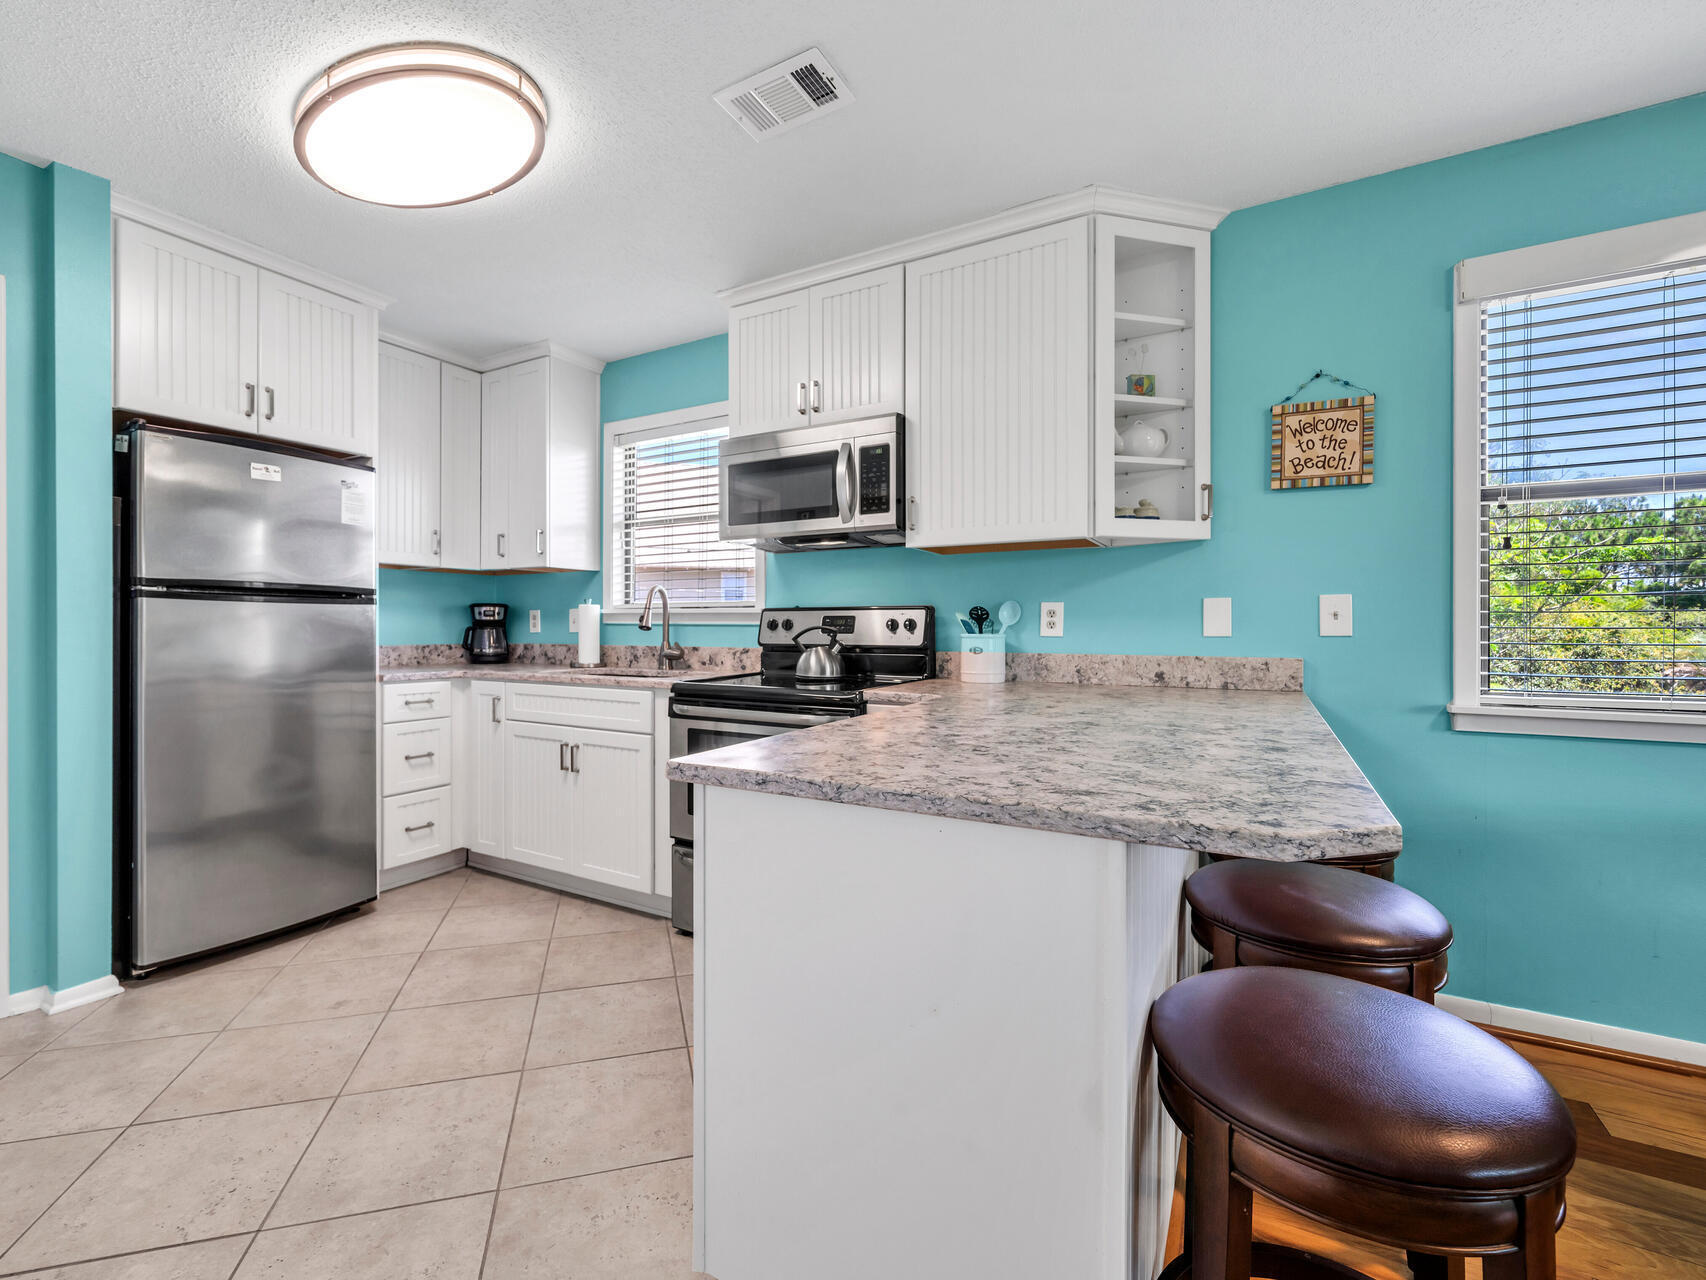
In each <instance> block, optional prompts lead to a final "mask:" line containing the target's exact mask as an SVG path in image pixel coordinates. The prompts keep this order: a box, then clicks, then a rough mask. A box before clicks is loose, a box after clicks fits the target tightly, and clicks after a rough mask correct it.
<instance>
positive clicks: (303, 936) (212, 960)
mask: <svg viewBox="0 0 1706 1280" xmlns="http://www.w3.org/2000/svg"><path fill="white" fill-rule="evenodd" d="M323 927H324V925H321V924H315V925H310V926H309V927H308V928H306V929H298V930H297V931H296V932H295V933H287V934H285V935H284V936H283V937H280V938H273V939H271V940H269V941H267V942H257V943H255V944H254V945H253V946H249V947H239V948H238V949H237V950H236V951H228V952H225V953H224V954H222V955H217V956H210V957H209V958H208V959H206V960H199V961H197V962H196V963H195V964H193V965H190V966H188V967H187V968H186V970H185V971H186V972H192V973H208V972H222V973H230V972H234V971H236V970H238V969H276V968H278V967H279V966H280V965H283V964H289V963H290V962H291V961H292V960H294V959H295V958H296V957H297V956H298V955H299V954H300V953H301V951H302V948H303V947H305V946H307V945H308V940H309V939H310V938H312V937H313V936H314V935H315V934H316V933H318V932H320V930H321V929H322V928H323Z"/></svg>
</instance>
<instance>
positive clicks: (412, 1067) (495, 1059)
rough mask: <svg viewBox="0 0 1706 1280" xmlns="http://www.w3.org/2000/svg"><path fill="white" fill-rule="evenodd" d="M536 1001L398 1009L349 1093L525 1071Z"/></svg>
mask: <svg viewBox="0 0 1706 1280" xmlns="http://www.w3.org/2000/svg"><path fill="white" fill-rule="evenodd" d="M534 999H535V997H533V996H508V997H506V998H504V999H502V1000H475V1001H473V1002H471V1003H467V1004H438V1005H431V1006H429V1007H427V1008H424V1009H397V1010H393V1011H392V1012H391V1013H388V1014H386V1015H385V1022H384V1024H383V1025H382V1026H380V1028H379V1031H378V1032H377V1033H376V1034H375V1035H374V1037H373V1043H372V1044H370V1045H368V1046H367V1052H366V1053H364V1054H362V1056H361V1063H360V1065H358V1066H357V1067H356V1069H355V1074H354V1075H352V1076H351V1077H350V1079H349V1083H348V1084H347V1085H345V1086H344V1091H345V1092H346V1093H371V1092H373V1091H375V1090H377V1089H400V1088H402V1087H404V1086H405V1085H411V1084H429V1083H431V1082H432V1081H434V1080H456V1079H459V1078H461V1077H463V1076H489V1075H495V1074H497V1073H498V1072H500V1071H520V1070H521V1064H522V1059H523V1058H525V1057H526V1056H527V1033H528V1030H529V1029H530V1028H531V1027H532V1025H533V1001H534Z"/></svg>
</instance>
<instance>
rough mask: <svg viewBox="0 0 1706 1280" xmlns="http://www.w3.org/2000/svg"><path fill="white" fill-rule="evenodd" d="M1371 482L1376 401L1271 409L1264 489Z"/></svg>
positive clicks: (1314, 402) (1315, 402)
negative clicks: (1268, 451) (1270, 430)
mask: <svg viewBox="0 0 1706 1280" xmlns="http://www.w3.org/2000/svg"><path fill="white" fill-rule="evenodd" d="M1373 480H1374V397H1373V396H1372V395H1368V396H1358V397H1356V398H1355V399H1352V400H1309V401H1304V402H1302V403H1299V404H1276V405H1275V406H1274V407H1273V444H1272V447H1271V450H1270V453H1269V465H1268V488H1270V489H1325V488H1329V487H1331V486H1334V485H1347V484H1370V483H1372V482H1373Z"/></svg>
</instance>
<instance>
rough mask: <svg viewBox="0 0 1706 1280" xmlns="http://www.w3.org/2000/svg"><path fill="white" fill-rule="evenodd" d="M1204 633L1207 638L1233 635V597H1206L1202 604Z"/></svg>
mask: <svg viewBox="0 0 1706 1280" xmlns="http://www.w3.org/2000/svg"><path fill="white" fill-rule="evenodd" d="M1202 633H1203V634H1204V635H1205V636H1229V635H1231V634H1232V597H1231V596H1204V597H1203V602H1202Z"/></svg>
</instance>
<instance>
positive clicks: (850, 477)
mask: <svg viewBox="0 0 1706 1280" xmlns="http://www.w3.org/2000/svg"><path fill="white" fill-rule="evenodd" d="M812 385H813V386H814V387H815V386H816V385H817V384H816V383H815V382H814V383H812ZM854 479H855V477H854V474H853V445H852V444H851V443H850V442H849V441H846V440H843V441H842V442H841V456H840V457H839V458H837V459H836V462H835V505H836V506H838V507H840V508H841V523H842V524H852V523H853V483H854Z"/></svg>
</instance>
